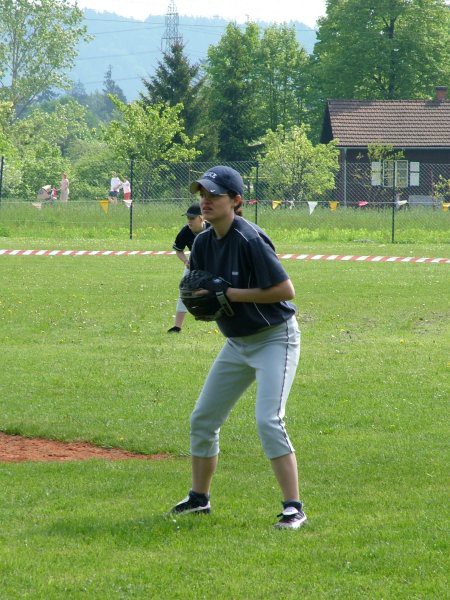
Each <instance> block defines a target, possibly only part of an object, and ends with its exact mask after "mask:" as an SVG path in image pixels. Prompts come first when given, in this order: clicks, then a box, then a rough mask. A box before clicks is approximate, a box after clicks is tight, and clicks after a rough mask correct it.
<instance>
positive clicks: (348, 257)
mask: <svg viewBox="0 0 450 600" xmlns="http://www.w3.org/2000/svg"><path fill="white" fill-rule="evenodd" d="M173 254H175V252H174V251H173V250H7V249H4V250H0V256H170V255H173ZM278 256H279V258H280V259H282V260H324V261H327V262H328V261H344V262H347V261H355V262H374V263H379V262H389V263H392V262H401V263H439V264H450V258H427V257H417V256H406V257H402V256H358V255H354V254H278Z"/></svg>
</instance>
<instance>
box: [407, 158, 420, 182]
mask: <svg viewBox="0 0 450 600" xmlns="http://www.w3.org/2000/svg"><path fill="white" fill-rule="evenodd" d="M409 185H410V187H412V186H418V185H420V162H414V161H411V162H410V163H409Z"/></svg>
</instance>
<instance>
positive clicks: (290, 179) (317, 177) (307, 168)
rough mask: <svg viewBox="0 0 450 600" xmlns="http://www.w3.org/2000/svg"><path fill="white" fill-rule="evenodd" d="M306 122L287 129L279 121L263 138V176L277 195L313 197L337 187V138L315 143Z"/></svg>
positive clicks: (262, 179)
mask: <svg viewBox="0 0 450 600" xmlns="http://www.w3.org/2000/svg"><path fill="white" fill-rule="evenodd" d="M308 133H309V127H308V126H307V125H305V124H303V125H301V126H300V127H298V126H296V125H295V126H294V127H292V129H290V130H289V131H285V130H284V129H283V127H282V126H281V125H280V126H278V127H277V130H276V131H268V132H267V134H266V136H265V137H264V139H263V142H264V146H265V152H264V154H262V155H261V156H260V163H261V167H260V177H261V181H262V182H264V183H263V184H264V187H266V189H267V190H268V192H269V193H271V194H274V195H275V197H279V196H280V195H281V196H282V197H283V198H284V199H286V200H287V199H292V200H296V201H304V200H310V199H313V198H317V197H318V196H321V195H322V194H324V193H325V192H327V191H329V190H332V189H334V175H335V174H336V173H337V171H338V169H339V161H338V158H339V150H338V149H337V148H336V144H335V142H334V141H333V142H330V143H329V144H318V145H316V146H314V145H313V143H312V142H311V141H310V140H309V139H308Z"/></svg>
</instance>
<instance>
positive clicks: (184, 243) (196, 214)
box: [167, 204, 209, 333]
mask: <svg viewBox="0 0 450 600" xmlns="http://www.w3.org/2000/svg"><path fill="white" fill-rule="evenodd" d="M184 214H185V216H186V217H187V225H185V226H184V227H182V229H180V231H179V232H178V234H177V237H176V238H175V242H174V244H173V246H172V248H173V249H174V250H175V253H176V255H177V256H178V258H179V259H180V260H181V262H182V263H183V264H184V269H185V270H184V273H183V275H185V274H186V273H188V272H189V258H188V256H187V255H186V254H185V249H186V248H188V249H189V250H191V249H192V244H193V243H194V240H195V236H196V235H197V234H198V233H200V232H201V231H203V230H204V229H205V228H206V227H209V223H206V222H205V220H204V219H203V216H202V212H201V210H200V205H199V204H192V205H191V206H190V207H189V208H188V209H187V211H186V212H185V213H184ZM186 313H187V309H186V307H185V306H184V304H183V302H182V301H181V299H180V298H178V302H177V307H176V313H175V325H174V326H173V327H171V328H170V329H169V330H168V331H167V333H180V331H181V328H182V327H183V323H184V317H185V316H186Z"/></svg>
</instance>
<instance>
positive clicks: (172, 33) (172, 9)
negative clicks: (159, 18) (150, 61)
mask: <svg viewBox="0 0 450 600" xmlns="http://www.w3.org/2000/svg"><path fill="white" fill-rule="evenodd" d="M182 42H183V37H182V36H181V35H180V34H179V33H178V12H177V8H176V6H175V2H174V0H171V2H170V4H169V8H168V9H167V14H166V28H165V30H164V35H163V37H162V38H161V50H162V51H163V52H170V49H171V48H172V46H173V45H175V44H181V43H182Z"/></svg>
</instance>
